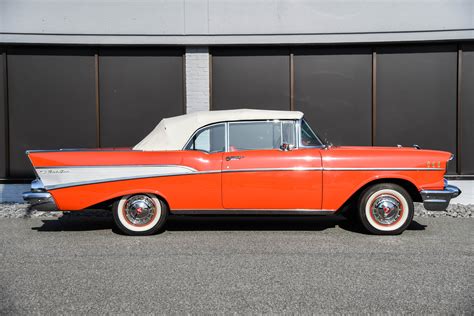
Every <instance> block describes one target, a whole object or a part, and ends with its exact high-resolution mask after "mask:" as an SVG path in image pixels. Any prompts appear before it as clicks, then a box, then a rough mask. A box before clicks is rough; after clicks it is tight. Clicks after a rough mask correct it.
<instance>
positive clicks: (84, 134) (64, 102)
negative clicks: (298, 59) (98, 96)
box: [8, 47, 96, 178]
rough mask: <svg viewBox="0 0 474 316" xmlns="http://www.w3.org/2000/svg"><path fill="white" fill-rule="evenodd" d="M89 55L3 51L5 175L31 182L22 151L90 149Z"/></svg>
mask: <svg viewBox="0 0 474 316" xmlns="http://www.w3.org/2000/svg"><path fill="white" fill-rule="evenodd" d="M94 78H95V70H94V53H93V51H92V50H90V49H86V48H53V47H48V48H46V47H41V48H40V47H37V48H33V47H18V48H11V49H9V50H8V98H9V118H10V175H11V177H13V178H23V177H32V176H33V170H32V168H31V166H30V163H29V161H28V160H27V157H26V156H25V150H27V149H56V148H68V147H69V148H71V147H95V146H96V107H95V79H94Z"/></svg>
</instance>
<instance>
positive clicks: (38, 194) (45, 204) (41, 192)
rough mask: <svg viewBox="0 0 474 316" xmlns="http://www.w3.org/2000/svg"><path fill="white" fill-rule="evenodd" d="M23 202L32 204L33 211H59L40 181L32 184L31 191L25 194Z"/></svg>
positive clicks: (37, 180)
mask: <svg viewBox="0 0 474 316" xmlns="http://www.w3.org/2000/svg"><path fill="white" fill-rule="evenodd" d="M23 200H25V201H26V202H28V203H30V204H31V208H32V209H35V210H38V211H57V210H58V206H57V205H56V202H55V201H54V198H53V196H52V195H51V193H49V192H47V191H46V190H45V188H44V185H43V182H41V180H39V179H36V180H34V181H33V182H31V191H29V192H24V193H23Z"/></svg>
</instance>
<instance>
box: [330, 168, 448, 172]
mask: <svg viewBox="0 0 474 316" xmlns="http://www.w3.org/2000/svg"><path fill="white" fill-rule="evenodd" d="M323 170H324V171H361V170H362V171H377V170H380V171H391V170H394V171H395V170H397V171H401V170H402V171H403V170H406V171H439V170H444V168H405V167H402V168H323Z"/></svg>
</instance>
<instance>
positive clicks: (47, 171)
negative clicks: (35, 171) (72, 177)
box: [39, 169, 69, 174]
mask: <svg viewBox="0 0 474 316" xmlns="http://www.w3.org/2000/svg"><path fill="white" fill-rule="evenodd" d="M39 173H40V174H62V173H69V170H65V169H43V170H39Z"/></svg>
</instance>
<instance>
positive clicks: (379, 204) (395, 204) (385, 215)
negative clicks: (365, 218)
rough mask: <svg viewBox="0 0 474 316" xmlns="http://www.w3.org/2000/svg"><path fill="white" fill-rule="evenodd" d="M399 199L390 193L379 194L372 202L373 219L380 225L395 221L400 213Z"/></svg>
mask: <svg viewBox="0 0 474 316" xmlns="http://www.w3.org/2000/svg"><path fill="white" fill-rule="evenodd" d="M400 204H401V203H400V201H399V200H398V199H397V198H396V197H394V196H392V195H385V194H384V195H381V196H379V197H377V198H376V199H375V200H374V201H373V202H372V207H371V212H372V215H373V217H374V219H375V220H376V221H377V222H378V223H380V224H382V225H390V224H393V223H395V222H396V221H397V220H398V218H399V217H400V215H401V210H402V209H401V207H400Z"/></svg>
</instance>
